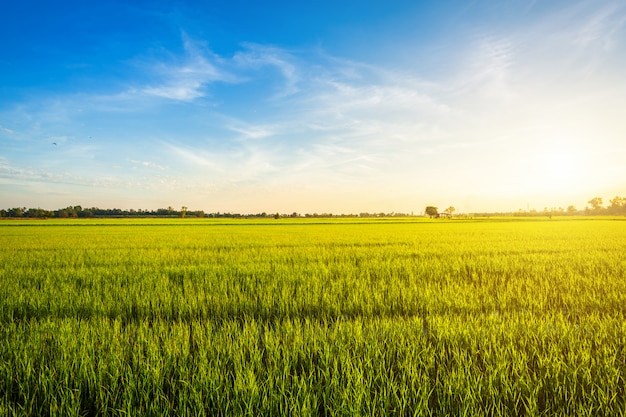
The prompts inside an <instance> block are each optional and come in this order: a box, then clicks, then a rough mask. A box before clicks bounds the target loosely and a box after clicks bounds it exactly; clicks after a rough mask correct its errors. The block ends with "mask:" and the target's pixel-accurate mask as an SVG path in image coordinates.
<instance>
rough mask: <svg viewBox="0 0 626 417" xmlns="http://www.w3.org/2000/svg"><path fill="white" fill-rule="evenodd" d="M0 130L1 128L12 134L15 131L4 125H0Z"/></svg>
mask: <svg viewBox="0 0 626 417" xmlns="http://www.w3.org/2000/svg"><path fill="white" fill-rule="evenodd" d="M0 130H2V131H3V132H5V133H8V134H9V135H12V134H14V133H15V132H14V131H13V130H11V129H9V128H8V127H4V126H2V125H0Z"/></svg>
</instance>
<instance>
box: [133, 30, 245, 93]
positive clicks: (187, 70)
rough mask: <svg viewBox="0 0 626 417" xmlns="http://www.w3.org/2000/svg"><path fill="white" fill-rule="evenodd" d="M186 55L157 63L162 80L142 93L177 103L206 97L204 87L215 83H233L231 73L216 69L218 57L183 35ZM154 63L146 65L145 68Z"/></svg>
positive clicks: (157, 71) (217, 67)
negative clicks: (171, 60)
mask: <svg viewBox="0 0 626 417" xmlns="http://www.w3.org/2000/svg"><path fill="white" fill-rule="evenodd" d="M183 44H184V50H185V56H184V57H183V58H181V59H174V60H173V62H160V63H158V64H156V66H155V67H156V73H157V76H158V77H159V78H161V80H160V81H159V83H157V84H152V85H149V86H146V87H143V88H141V90H140V91H141V92H142V93H144V94H148V95H152V96H157V97H162V98H166V99H171V100H177V101H192V100H194V99H197V98H200V97H204V96H206V94H207V92H206V87H207V85H209V84H211V83H213V82H217V81H230V82H232V81H234V80H235V78H234V77H233V75H232V74H230V73H228V72H227V71H225V70H224V69H222V68H220V67H219V57H217V56H216V55H214V54H212V53H211V52H210V51H209V50H208V49H206V48H203V47H202V45H201V44H200V43H198V42H196V41H194V40H192V39H191V38H189V37H188V36H186V35H185V34H183ZM153 65H154V64H150V65H148V68H150V67H152V66H153Z"/></svg>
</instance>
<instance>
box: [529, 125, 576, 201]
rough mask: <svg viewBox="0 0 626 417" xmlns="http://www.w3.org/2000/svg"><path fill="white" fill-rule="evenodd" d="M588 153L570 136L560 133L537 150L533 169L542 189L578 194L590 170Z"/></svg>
mask: <svg viewBox="0 0 626 417" xmlns="http://www.w3.org/2000/svg"><path fill="white" fill-rule="evenodd" d="M586 159H587V158H586V156H585V153H584V152H583V150H582V149H580V147H579V146H577V145H576V144H575V143H574V142H573V141H572V140H569V138H568V137H563V136H557V137H552V138H549V139H548V140H545V141H543V142H542V143H541V144H540V145H538V146H536V147H535V148H534V149H533V152H532V156H531V157H530V162H531V163H530V164H529V165H530V166H529V169H530V170H531V171H532V173H531V175H530V176H531V178H532V179H533V181H532V183H533V187H534V188H535V189H536V190H538V191H558V192H559V193H560V194H562V193H574V192H576V191H578V190H579V189H580V186H581V184H582V183H583V182H585V181H584V175H585V172H586V170H587V167H588V165H587V161H586Z"/></svg>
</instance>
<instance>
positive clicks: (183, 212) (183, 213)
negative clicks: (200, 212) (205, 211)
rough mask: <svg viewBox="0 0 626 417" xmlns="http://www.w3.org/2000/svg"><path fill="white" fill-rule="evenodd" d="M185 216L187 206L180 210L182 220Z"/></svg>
mask: <svg viewBox="0 0 626 417" xmlns="http://www.w3.org/2000/svg"><path fill="white" fill-rule="evenodd" d="M186 216H187V206H182V207H181V208H180V217H182V218H183V219H184V218H185V217H186Z"/></svg>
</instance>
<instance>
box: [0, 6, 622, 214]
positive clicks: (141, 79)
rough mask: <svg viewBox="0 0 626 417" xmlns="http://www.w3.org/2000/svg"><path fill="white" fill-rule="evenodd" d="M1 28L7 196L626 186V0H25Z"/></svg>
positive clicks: (126, 202) (538, 195)
mask: <svg viewBox="0 0 626 417" xmlns="http://www.w3.org/2000/svg"><path fill="white" fill-rule="evenodd" d="M0 40H1V42H0V201H1V204H0V206H2V207H4V208H8V207H15V206H26V207H43V208H48V209H54V208H59V207H65V206H67V205H76V204H80V205H82V206H84V207H91V206H98V207H109V208H111V207H118V208H149V209H155V208H159V207H167V206H174V207H180V206H182V205H185V206H188V207H189V208H191V209H203V210H207V211H221V212H239V213H252V212H262V211H266V212H276V211H278V212H281V213H291V212H293V211H297V212H301V213H313V212H332V213H358V212H362V211H370V212H380V211H383V212H392V211H395V212H416V213H417V212H421V211H422V210H423V208H424V207H425V206H426V205H435V206H438V207H440V208H442V209H443V208H445V207H448V206H450V205H452V206H454V207H456V208H457V210H458V211H460V212H474V211H495V210H504V211H516V210H518V209H528V208H530V209H532V208H536V209H539V210H542V209H543V208H544V207H559V206H562V207H567V206H568V205H570V204H573V205H575V206H577V207H578V208H583V207H584V206H585V204H586V202H587V201H588V200H589V199H591V198H592V197H595V196H600V197H603V198H604V199H605V201H608V199H610V198H612V197H613V196H615V195H626V162H625V161H626V100H625V99H624V98H625V97H626V3H624V2H622V1H610V0H599V1H598V0H594V1H550V2H547V1H543V2H542V1H513V0H511V1H503V2H495V1H474V2H466V1H440V2H434V1H433V2H425V1H393V2H390V1H341V2H337V1H333V2H330V1H317V2H286V1H285V2H279V1H268V2H253V1H230V2H217V1H210V2H200V1H187V2H185V1H106V2H84V1H60V2H54V3H51V2H48V1H27V0H26V1H21V2H3V3H2V4H1V5H0Z"/></svg>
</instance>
